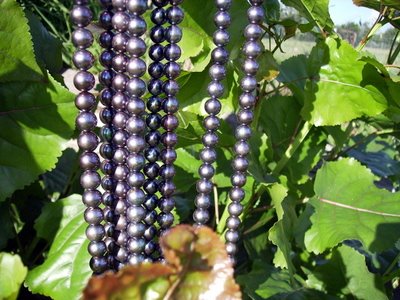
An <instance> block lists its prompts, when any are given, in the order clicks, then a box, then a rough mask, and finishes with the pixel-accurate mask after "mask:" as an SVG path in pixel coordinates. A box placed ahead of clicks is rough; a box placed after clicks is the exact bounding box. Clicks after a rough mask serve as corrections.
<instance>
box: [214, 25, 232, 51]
mask: <svg viewBox="0 0 400 300" xmlns="http://www.w3.org/2000/svg"><path fill="white" fill-rule="evenodd" d="M229 39H230V37H229V33H228V32H227V31H226V30H224V29H218V30H217V31H216V32H215V33H214V35H213V41H214V44H215V45H217V46H218V47H222V46H225V45H227V44H228V43H229Z"/></svg>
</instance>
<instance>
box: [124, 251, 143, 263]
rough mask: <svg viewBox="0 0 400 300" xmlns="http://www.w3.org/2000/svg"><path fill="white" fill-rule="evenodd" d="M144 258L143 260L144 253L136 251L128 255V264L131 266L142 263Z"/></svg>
mask: <svg viewBox="0 0 400 300" xmlns="http://www.w3.org/2000/svg"><path fill="white" fill-rule="evenodd" d="M144 260H145V257H144V255H142V254H137V253H136V254H133V255H131V256H129V258H128V261H129V264H130V265H132V266H137V265H140V264H141V263H143V261H144Z"/></svg>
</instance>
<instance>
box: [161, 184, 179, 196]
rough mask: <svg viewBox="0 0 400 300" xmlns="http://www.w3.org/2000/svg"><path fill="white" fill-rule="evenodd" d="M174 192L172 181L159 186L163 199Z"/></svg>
mask: <svg viewBox="0 0 400 300" xmlns="http://www.w3.org/2000/svg"><path fill="white" fill-rule="evenodd" d="M175 190H176V187H175V184H174V183H173V182H172V181H165V182H163V183H162V184H161V185H160V193H161V194H162V195H163V196H165V197H169V196H172V195H173V194H174V192H175Z"/></svg>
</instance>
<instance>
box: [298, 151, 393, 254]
mask: <svg viewBox="0 0 400 300" xmlns="http://www.w3.org/2000/svg"><path fill="white" fill-rule="evenodd" d="M374 180H375V176H374V175H373V174H372V172H371V171H370V170H369V169H367V168H366V167H364V166H362V165H361V164H360V163H359V162H357V161H356V160H354V159H342V160H340V161H337V162H329V163H326V164H325V165H324V166H323V167H322V168H321V169H320V170H319V171H318V173H317V176H316V179H315V184H314V190H315V194H316V197H315V198H313V199H311V200H310V203H311V204H312V206H314V208H315V213H314V214H313V215H312V217H311V222H312V226H311V228H310V229H309V230H308V231H307V232H306V235H305V245H306V247H307V249H308V250H309V251H312V252H315V253H321V252H324V251H325V250H327V249H329V248H332V247H334V246H336V245H337V244H338V243H340V242H342V241H344V240H359V241H361V242H362V243H363V245H364V247H365V248H366V249H368V250H370V251H372V252H382V251H384V250H386V249H389V248H391V247H394V245H395V243H396V242H397V241H398V240H399V235H398V232H399V230H400V206H399V201H400V193H399V192H397V193H391V192H388V191H387V190H382V189H378V188H377V187H376V186H375V185H374Z"/></svg>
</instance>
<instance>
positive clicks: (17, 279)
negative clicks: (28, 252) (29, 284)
mask: <svg viewBox="0 0 400 300" xmlns="http://www.w3.org/2000/svg"><path fill="white" fill-rule="evenodd" d="M27 272H28V268H27V267H25V266H24V264H23V263H22V260H21V258H20V257H19V255H17V254H15V255H12V254H10V253H5V252H2V253H0V299H3V300H15V299H17V297H18V292H19V289H20V287H21V284H22V283H23V282H24V279H25V276H26V273H27Z"/></svg>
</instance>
